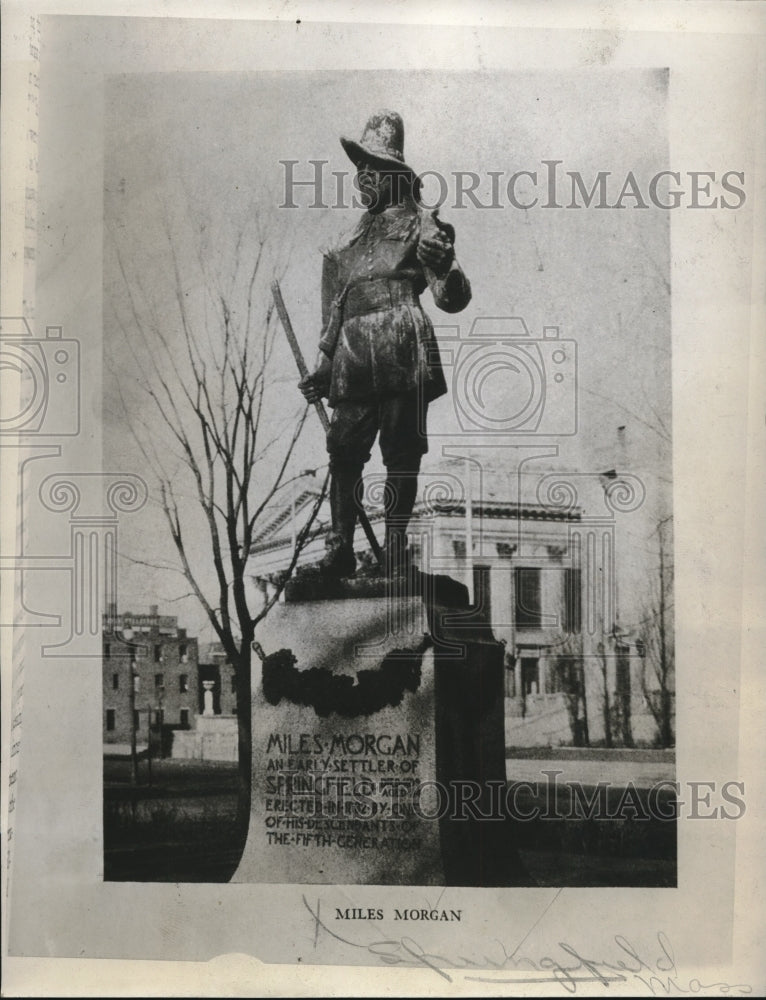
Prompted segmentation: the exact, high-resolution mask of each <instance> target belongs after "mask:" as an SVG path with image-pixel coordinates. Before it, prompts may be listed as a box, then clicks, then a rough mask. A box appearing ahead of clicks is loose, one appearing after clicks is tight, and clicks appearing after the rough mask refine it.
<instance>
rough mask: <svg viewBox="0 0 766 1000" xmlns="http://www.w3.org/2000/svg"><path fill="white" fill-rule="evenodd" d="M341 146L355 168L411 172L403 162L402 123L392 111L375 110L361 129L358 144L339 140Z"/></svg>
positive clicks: (343, 139) (348, 140)
mask: <svg viewBox="0 0 766 1000" xmlns="http://www.w3.org/2000/svg"><path fill="white" fill-rule="evenodd" d="M340 144H341V146H343V148H344V149H345V151H346V153H347V154H348V156H349V158H350V159H351V161H352V162H353V164H354V165H355V166H356V167H361V166H364V165H369V166H372V167H374V168H375V169H377V170H406V171H408V172H409V173H411V174H412V175H413V177H414V176H415V171H414V170H413V169H412V167H410V166H408V165H407V164H406V163H405V161H404V122H403V121H402V116H401V115H399V114H397V113H396V112H395V111H378V112H377V113H376V114H374V115H372V117H371V118H370V119H369V121H368V122H367V124H366V125H365V126H364V132H362V138H361V139H360V140H359V142H355V141H354V140H353V139H346V138H343V137H341V140H340Z"/></svg>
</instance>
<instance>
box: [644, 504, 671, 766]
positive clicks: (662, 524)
mask: <svg viewBox="0 0 766 1000" xmlns="http://www.w3.org/2000/svg"><path fill="white" fill-rule="evenodd" d="M672 521H673V517H672V515H670V516H668V517H665V518H663V519H661V520H660V521H659V522H658V523H657V528H656V530H655V532H654V534H655V535H656V537H657V557H658V560H657V575H656V577H655V579H654V581H653V584H652V587H651V591H650V595H649V598H648V602H647V608H646V613H645V615H644V620H643V622H642V629H641V631H642V636H643V638H642V654H643V658H642V663H641V691H642V693H643V695H644V698H645V700H646V703H647V705H648V706H649V710H650V712H651V713H652V716H653V718H654V721H655V723H656V725H657V733H658V737H659V742H660V745H661V746H663V747H670V746H673V743H674V741H675V738H674V733H673V716H674V709H673V699H674V693H675V644H674V640H673V560H672V557H671V554H670V553H671V545H670V539H669V534H670V531H671V525H672Z"/></svg>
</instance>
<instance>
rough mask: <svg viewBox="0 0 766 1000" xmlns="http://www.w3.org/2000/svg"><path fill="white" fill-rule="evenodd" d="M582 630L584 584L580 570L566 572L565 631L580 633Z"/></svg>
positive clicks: (566, 570) (567, 570)
mask: <svg viewBox="0 0 766 1000" xmlns="http://www.w3.org/2000/svg"><path fill="white" fill-rule="evenodd" d="M581 628H582V583H581V576H580V570H579V568H578V569H565V570H564V631H565V632H579V631H580V630H581Z"/></svg>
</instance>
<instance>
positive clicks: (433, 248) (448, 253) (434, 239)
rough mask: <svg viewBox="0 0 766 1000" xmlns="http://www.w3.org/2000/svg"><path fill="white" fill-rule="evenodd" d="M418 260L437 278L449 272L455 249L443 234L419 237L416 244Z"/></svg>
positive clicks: (437, 233) (436, 233)
mask: <svg viewBox="0 0 766 1000" xmlns="http://www.w3.org/2000/svg"><path fill="white" fill-rule="evenodd" d="M417 254H418V260H419V261H420V263H421V264H422V265H423V266H424V267H427V268H429V269H430V270H431V271H433V272H434V274H436V275H437V277H441V276H443V275H445V274H446V273H447V271H449V269H450V267H451V266H452V261H453V260H454V259H455V247H454V244H453V243H452V240H450V238H449V236H447V234H446V233H443V232H440V231H439V232H435V233H434V234H433V235H429V236H423V237H421V239H420V241H419V243H418V250H417Z"/></svg>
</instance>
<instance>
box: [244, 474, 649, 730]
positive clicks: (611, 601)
mask: <svg viewBox="0 0 766 1000" xmlns="http://www.w3.org/2000/svg"><path fill="white" fill-rule="evenodd" d="M442 478H444V475H443V476H442ZM590 478H591V479H593V480H594V482H593V483H589V485H590V486H591V487H594V488H592V489H591V491H590V494H589V493H588V491H587V490H586V489H584V488H583V484H582V483H580V482H579V481H578V479H577V476H576V475H574V474H573V475H572V476H564V475H562V474H561V473H553V472H551V473H548V474H546V475H543V476H542V478H540V477H538V480H537V485H536V489H535V493H534V497H533V498H532V499H531V500H530V502H524V501H518V500H517V501H511V500H504V499H502V497H500V496H497V495H495V496H490V497H480V496H476V495H474V496H473V497H470V496H466V493H465V491H463V492H462V495H461V494H460V492H459V491H457V490H455V491H453V495H452V496H447V495H445V491H444V490H438V489H436V490H434V489H429V483H428V481H427V480H426V482H425V484H424V486H423V488H422V490H421V492H422V495H423V499H422V500H420V501H419V502H418V503H417V504H416V506H415V509H414V512H413V517H412V520H411V523H410V527H409V539H410V547H411V550H412V552H413V557H414V560H415V562H416V563H417V564H418V565H419V566H420V567H421V568H422V569H423V570H425V571H428V572H431V573H443V574H448V575H450V576H452V577H453V578H455V579H458V580H461V581H462V582H464V583H465V584H466V585H467V586H468V588H469V591H470V593H471V596H472V600H473V603H474V605H476V606H477V607H479V608H481V609H483V612H484V614H486V617H487V620H488V621H489V622H490V623H491V625H492V629H493V632H494V634H495V636H496V637H497V638H498V639H500V640H501V641H502V642H503V643H504V644H505V646H506V677H505V691H506V733H507V739H508V743H509V745H518V746H525V745H532V746H534V745H543V746H546V745H547V746H557V745H565V744H573V743H574V744H584V743H600V742H606V743H607V745H628V746H631V745H634V744H644V745H647V744H652V743H653V742H655V741H656V736H657V722H656V718H655V715H654V714H653V712H652V710H651V708H652V705H650V700H651V699H653V700H654V702H653V703H654V704H655V705H656V702H657V699H658V698H659V693H658V692H657V691H656V690H652V678H651V677H648V674H647V671H646V669H645V663H644V660H643V658H644V655H645V643H644V642H643V640H642V636H641V634H640V632H639V631H637V630H636V629H635V628H631V627H627V628H623V627H622V626H621V624H620V620H621V607H620V602H622V613H623V616H624V618H623V620H626V621H630V620H635V619H637V616H638V606H637V598H636V600H633V598H634V596H635V595H632V594H629V593H625V592H623V593H622V594H621V595H620V593H619V587H618V578H619V565H618V563H619V559H620V557H622V558H625V559H628V557H629V554H628V553H626V552H624V551H621V550H620V546H619V541H620V525H619V516H620V513H621V507H620V504H621V503H622V505H623V506H622V511H623V512H624V511H625V510H628V509H630V508H629V507H628V506H626V501H625V497H626V496H627V495H629V493H630V485H631V484H630V483H628V482H627V481H625V482H623V481H622V480H620V479H619V477H617V474H616V473H613V472H609V473H604V474H602V475H600V476H595V477H590ZM572 482H575V483H576V485H577V487H578V489H579V494H578V492H577V491H576V490H574V489H571V488H570V486H571V483H572ZM565 486H566V489H565V488H564V487H565ZM520 492H521V491H519V495H520ZM318 495H319V494H318V491H317V490H315V489H306V490H304V491H303V492H302V493H300V494H299V495H298V496H297V497H296V498H295V500H294V501H293V503H292V504H291V505H290V507H289V509H282V510H278V511H276V512H275V514H274V517H273V518H272V520H271V522H269V523H267V524H266V525H264V529H263V530H262V532H261V533H260V535H259V536H258V538H257V539H256V541H255V544H254V546H253V549H252V556H253V565H254V583H255V585H256V586H257V588H258V589H259V590H260V592H261V595H262V599H263V600H267V599H268V598H269V597H270V596H272V595H273V594H274V592H275V588H276V586H277V584H278V581H279V579H280V576H281V575H282V574H283V573H284V571H285V570H286V568H287V567H288V566H289V565H290V562H291V559H292V555H293V551H294V547H295V544H296V540H297V538H299V537H300V533H301V529H302V527H303V525H304V524H305V522H306V520H307V518H308V516H309V513H310V511H311V510H312V509H313V507H314V505H315V503H316V502H317V498H318ZM367 496H369V491H368V493H367ZM578 496H581V497H582V498H583V499H585V500H586V503H585V505H584V506H580V505H578V504H577V503H576V502H575V501H576V499H577V498H578ZM535 501H536V502H535ZM367 512H368V516H369V519H370V522H371V524H372V527H373V530H374V531H375V533H376V535H377V536H378V537H379V538H380V537H382V533H383V522H384V513H383V510H382V509H380V507H376V506H375V505H374V504H373V503H370V504H368V505H367ZM322 513H323V512H322V510H321V509H320V516H319V517H317V519H316V521H315V525H316V527H315V528H314V529H313V531H312V532H311V535H310V538H309V541H308V543H307V544H306V545H305V547H304V548H303V550H302V551H301V552H300V554H299V557H298V560H297V565H298V566H300V565H302V564H304V563H310V562H314V561H315V560H317V559H319V558H320V557H321V555H322V552H323V546H324V531H325V524H324V521H323V519H322V516H321V515H322ZM356 540H357V547H358V548H359V549H360V550H361V551H358V552H357V555H358V558H359V562H360V566H359V569H358V571H357V572H358V573H360V572H361V573H364V572H365V567H370V566H371V556H370V554H369V551H365V549H364V547H366V542H365V539H364V536H363V535H362V533H361V531H360V530H358V532H357V539H356ZM622 548H623V549H625V545H624V544H623V546H622ZM631 602H632V603H633V605H635V606H631ZM626 609H630V612H631V614H630V615H629V616H628V615H625V611H626ZM647 677H648V681H647Z"/></svg>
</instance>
